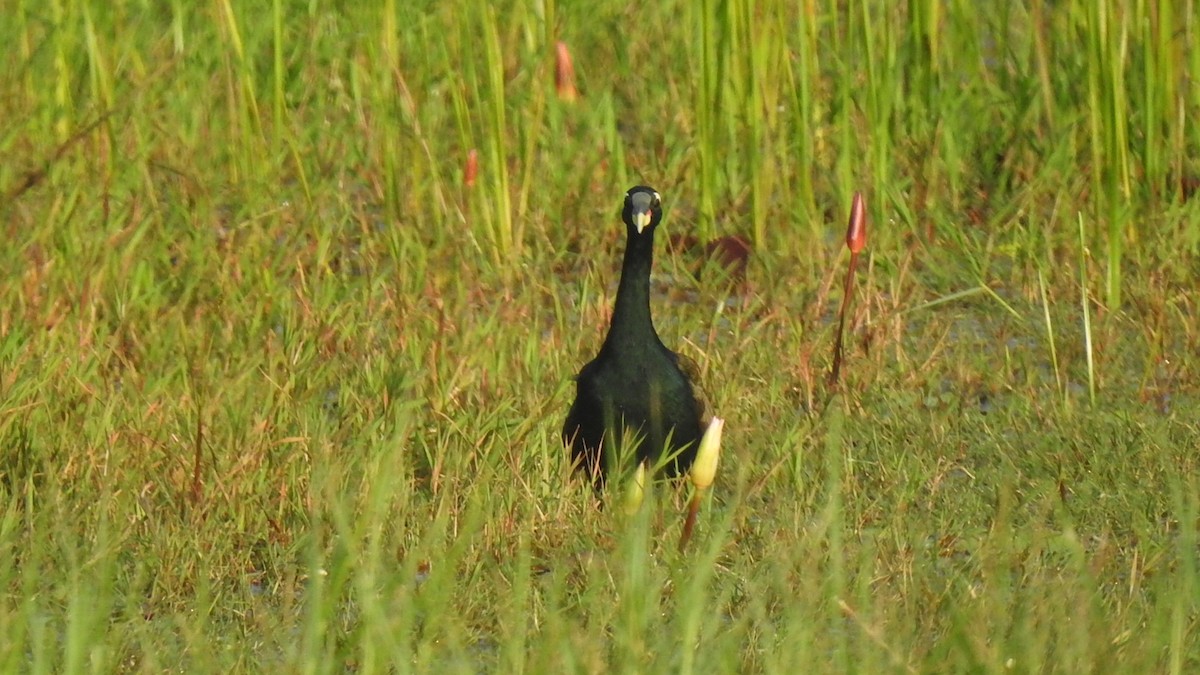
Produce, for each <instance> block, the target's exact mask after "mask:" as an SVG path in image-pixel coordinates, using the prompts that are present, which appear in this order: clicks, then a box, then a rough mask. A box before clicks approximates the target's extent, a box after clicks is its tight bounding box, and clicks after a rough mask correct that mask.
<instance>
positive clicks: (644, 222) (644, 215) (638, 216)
mask: <svg viewBox="0 0 1200 675" xmlns="http://www.w3.org/2000/svg"><path fill="white" fill-rule="evenodd" d="M653 218H654V215H653V214H651V213H650V211H649V209H647V210H645V211H634V213H633V226H634V227H636V228H637V231H638V234H641V233H642V230H644V229H646V228H647V227H649V226H650V221H651V220H652V219H653Z"/></svg>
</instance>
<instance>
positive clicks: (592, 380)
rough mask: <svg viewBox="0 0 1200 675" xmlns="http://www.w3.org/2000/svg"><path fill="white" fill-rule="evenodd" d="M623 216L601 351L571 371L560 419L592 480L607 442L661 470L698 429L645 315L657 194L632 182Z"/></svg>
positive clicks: (677, 463) (671, 465)
mask: <svg viewBox="0 0 1200 675" xmlns="http://www.w3.org/2000/svg"><path fill="white" fill-rule="evenodd" d="M622 215H623V219H624V220H625V224H626V228H627V237H628V238H627V244H626V249H625V259H624V263H623V264H622V267H621V283H620V286H619V287H618V288H617V300H616V305H615V307H614V308H613V314H612V323H611V325H610V326H609V330H608V337H606V338H605V340H604V346H603V347H601V349H600V353H599V354H598V355H597V356H596V358H595V359H593V360H592V361H590V362H589V363H588V364H587V365H585V366H584V367H583V369H582V370H581V371H580V372H579V375H578V376H577V377H576V378H575V380H576V396H575V402H574V404H572V405H571V410H570V412H569V413H568V414H567V421H566V424H564V425H563V442H564V443H565V444H566V445H568V446H569V447H570V448H571V456H572V459H573V460H574V461H575V462H576V464H577V465H578V466H579V467H580V468H581V469H583V470H585V471H587V472H589V473H590V474H591V475H592V476H593V477H594V478H595V479H596V481H597V482H598V483H603V481H604V479H605V476H606V475H607V474H608V472H609V471H610V470H612V469H613V468H614V464H616V462H617V460H618V459H619V458H618V457H616V456H614V454H613V449H614V448H619V449H621V450H622V452H623V453H628V455H627V456H629V457H632V458H634V459H633V461H627V463H626V465H627V466H628V467H630V468H632V467H633V466H636V465H637V464H638V463H640V462H642V461H646V462H648V464H649V468H651V469H653V468H655V467H656V466H657V465H658V464H659V463H662V467H661V468H662V472H663V474H665V475H667V476H676V475H679V474H682V473H684V472H686V471H687V470H688V467H690V466H691V464H692V461H693V460H694V459H695V456H696V447H697V444H698V443H699V439H700V434H701V431H702V429H701V426H700V425H701V419H700V418H701V414H702V408H703V406H702V405H701V404H700V403H699V401H698V400H697V399H696V395H695V392H694V390H693V388H692V383H691V381H690V380H689V378H688V376H687V374H685V373H684V371H683V370H682V369H680V366H679V357H678V355H676V354H675V353H674V352H672V351H671V350H669V349H667V347H666V346H664V345H663V343H662V341H661V340H660V339H659V337H658V333H657V332H655V330H654V322H653V321H652V320H651V318H650V266H651V263H652V261H653V257H654V229H655V227H656V226H657V225H658V223H659V221H660V220H661V219H662V207H661V204H660V201H659V196H658V193H657V192H655V191H654V190H652V189H651V188H648V187H642V186H639V187H635V188H633V189H631V190H630V191H629V192H628V193H627V194H626V196H625V208H624V211H623V214H622ZM631 444H635V445H631ZM664 451H665V452H666V455H665V456H664V454H663V453H664Z"/></svg>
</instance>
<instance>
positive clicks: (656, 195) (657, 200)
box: [654, 192, 662, 208]
mask: <svg viewBox="0 0 1200 675" xmlns="http://www.w3.org/2000/svg"><path fill="white" fill-rule="evenodd" d="M661 203H662V199H661V198H660V197H659V196H658V193H657V192H655V193H654V208H658V206H659V204H661Z"/></svg>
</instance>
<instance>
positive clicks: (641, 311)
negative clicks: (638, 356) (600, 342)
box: [604, 230, 658, 352]
mask: <svg viewBox="0 0 1200 675" xmlns="http://www.w3.org/2000/svg"><path fill="white" fill-rule="evenodd" d="M653 259H654V232H653V231H650V232H647V233H644V234H640V235H639V234H637V233H635V232H633V231H632V230H631V231H630V233H629V238H628V240H627V242H626V245H625V261H624V263H622V265H621V284H620V286H618V287H617V302H616V306H615V307H614V308H613V315H612V325H611V326H610V328H609V330H608V338H607V339H605V341H604V349H606V350H614V351H617V352H633V351H639V350H644V349H645V348H646V345H647V344H649V343H652V342H658V333H656V332H655V331H654V322H653V321H652V320H651V319H650V265H651V263H652V262H653Z"/></svg>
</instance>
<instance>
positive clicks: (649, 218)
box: [621, 185, 663, 234]
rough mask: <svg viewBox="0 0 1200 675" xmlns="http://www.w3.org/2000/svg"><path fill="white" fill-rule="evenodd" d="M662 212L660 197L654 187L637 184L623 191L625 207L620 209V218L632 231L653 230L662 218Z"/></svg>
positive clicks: (639, 232) (638, 232)
mask: <svg viewBox="0 0 1200 675" xmlns="http://www.w3.org/2000/svg"><path fill="white" fill-rule="evenodd" d="M662 214H663V212H662V199H661V198H660V197H659V196H658V193H657V192H655V191H654V188H649V187H646V186H645V185H639V186H637V187H633V188H630V189H629V192H626V193H625V208H624V209H623V210H622V211H621V218H622V219H623V220H624V221H625V224H626V225H627V226H629V228H630V229H631V230H632V231H633V232H635V233H637V234H641V233H643V232H645V231H646V230H653V229H654V226H655V225H658V221H660V220H662Z"/></svg>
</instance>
